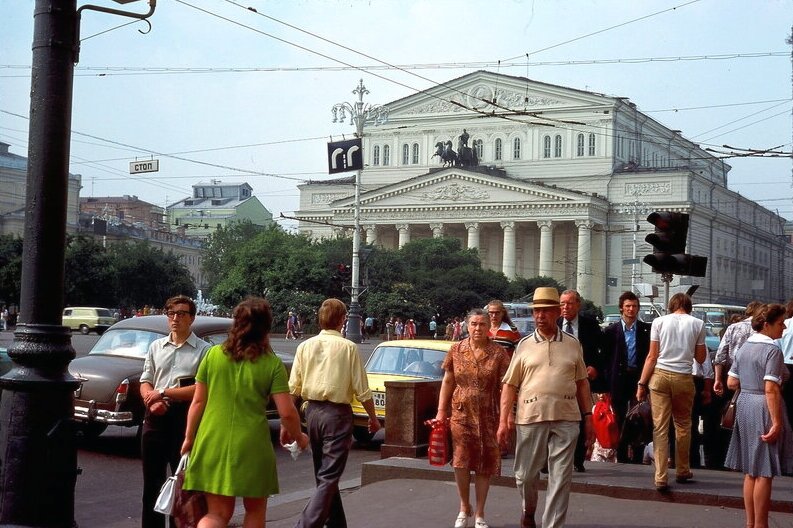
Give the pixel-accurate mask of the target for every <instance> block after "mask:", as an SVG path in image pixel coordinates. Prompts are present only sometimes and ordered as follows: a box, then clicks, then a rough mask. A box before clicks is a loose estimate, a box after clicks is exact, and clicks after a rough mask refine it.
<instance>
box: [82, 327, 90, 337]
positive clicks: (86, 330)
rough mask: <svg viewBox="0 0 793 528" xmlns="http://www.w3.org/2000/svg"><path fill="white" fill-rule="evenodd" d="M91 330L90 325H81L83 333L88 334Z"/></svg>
mask: <svg viewBox="0 0 793 528" xmlns="http://www.w3.org/2000/svg"><path fill="white" fill-rule="evenodd" d="M90 331H91V329H90V328H88V325H80V333H81V334H83V335H88V332H90Z"/></svg>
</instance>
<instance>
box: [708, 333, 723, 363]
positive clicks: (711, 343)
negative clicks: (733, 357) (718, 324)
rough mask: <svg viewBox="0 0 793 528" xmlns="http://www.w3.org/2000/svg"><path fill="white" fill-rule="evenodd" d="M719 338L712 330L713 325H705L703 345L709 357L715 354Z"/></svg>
mask: <svg viewBox="0 0 793 528" xmlns="http://www.w3.org/2000/svg"><path fill="white" fill-rule="evenodd" d="M720 342H721V339H719V336H717V335H716V334H715V333H714V332H713V327H711V326H709V325H705V347H706V348H707V349H708V352H709V353H710V356H711V359H712V358H713V357H715V356H716V351H717V350H718V349H719V343H720Z"/></svg>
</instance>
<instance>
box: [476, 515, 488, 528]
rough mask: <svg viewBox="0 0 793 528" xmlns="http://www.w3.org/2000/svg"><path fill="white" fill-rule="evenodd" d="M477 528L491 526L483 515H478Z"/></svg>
mask: <svg viewBox="0 0 793 528" xmlns="http://www.w3.org/2000/svg"><path fill="white" fill-rule="evenodd" d="M474 527H475V528H490V526H489V525H488V524H487V523H486V522H485V519H484V518H483V517H477V518H476V522H475V523H474Z"/></svg>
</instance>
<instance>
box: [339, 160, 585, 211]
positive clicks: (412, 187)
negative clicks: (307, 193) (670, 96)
mask: <svg viewBox="0 0 793 528" xmlns="http://www.w3.org/2000/svg"><path fill="white" fill-rule="evenodd" d="M587 198H589V197H588V196H587V195H584V194H582V193H579V192H576V191H571V190H567V189H559V188H555V187H550V186H545V185H543V184H539V183H530V182H525V181H521V180H516V179H513V178H508V177H500V176H492V175H488V174H481V173H478V172H475V171H467V170H464V169H458V168H450V169H446V170H443V171H437V172H432V173H428V174H424V175H421V176H417V177H415V178H411V179H409V180H405V181H402V182H399V183H395V184H391V185H386V186H384V187H381V188H379V189H374V190H371V191H368V192H366V193H363V194H362V195H361V206H362V207H365V208H367V209H373V208H374V209H376V208H405V207H410V208H422V207H432V208H436V207H439V206H481V205H483V204H492V205H496V204H502V205H514V204H563V203H568V204H574V203H579V202H585V201H587ZM352 205H353V199H352V198H349V197H348V198H344V199H342V200H337V201H335V202H333V203H332V204H331V207H332V208H333V209H344V208H347V207H351V206H352Z"/></svg>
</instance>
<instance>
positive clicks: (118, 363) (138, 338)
mask: <svg viewBox="0 0 793 528" xmlns="http://www.w3.org/2000/svg"><path fill="white" fill-rule="evenodd" d="M231 323H232V319H230V318H227V317H206V316H200V315H199V316H197V317H196V319H195V322H194V323H193V332H195V334H196V335H197V336H198V337H200V338H201V339H203V340H205V341H207V342H209V343H211V344H213V345H216V344H220V343H222V342H224V341H225V340H226V337H227V336H228V332H229V330H230V329H231ZM169 332H170V330H169V328H168V319H167V318H166V317H165V316H164V315H149V316H144V317H132V318H130V319H123V320H121V321H119V322H118V323H116V324H114V325H113V326H111V327H110V328H109V329H108V330H107V332H105V333H104V334H102V337H101V338H99V341H97V342H96V344H95V345H94V346H93V348H92V349H91V351H90V352H89V353H88V355H87V356H84V357H81V358H77V359H75V360H74V361H72V362H71V364H70V365H69V371H70V372H71V374H72V376H74V377H75V378H77V379H79V380H80V386H79V387H78V388H77V390H76V391H75V392H74V397H75V400H74V419H75V421H76V422H78V424H79V427H80V429H81V430H82V432H83V434H84V435H94V436H95V435H99V434H101V433H102V432H103V431H104V430H105V429H106V428H107V426H108V425H121V426H127V427H133V426H138V425H140V424H141V423H142V422H143V416H144V411H145V408H144V405H143V400H142V399H141V397H140V376H141V374H142V373H143V362H144V360H145V358H146V352H147V351H148V349H149V345H150V344H151V342H152V341H154V340H155V339H159V338H161V337H164V336H166V335H168V333H169ZM276 354H277V355H278V357H279V358H281V361H283V362H284V365H285V366H286V369H287V372H288V371H289V370H291V368H292V356H291V355H290V354H281V353H278V352H276ZM268 416H271V417H277V412H276V411H275V407H274V406H273V405H272V404H271V408H268Z"/></svg>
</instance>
